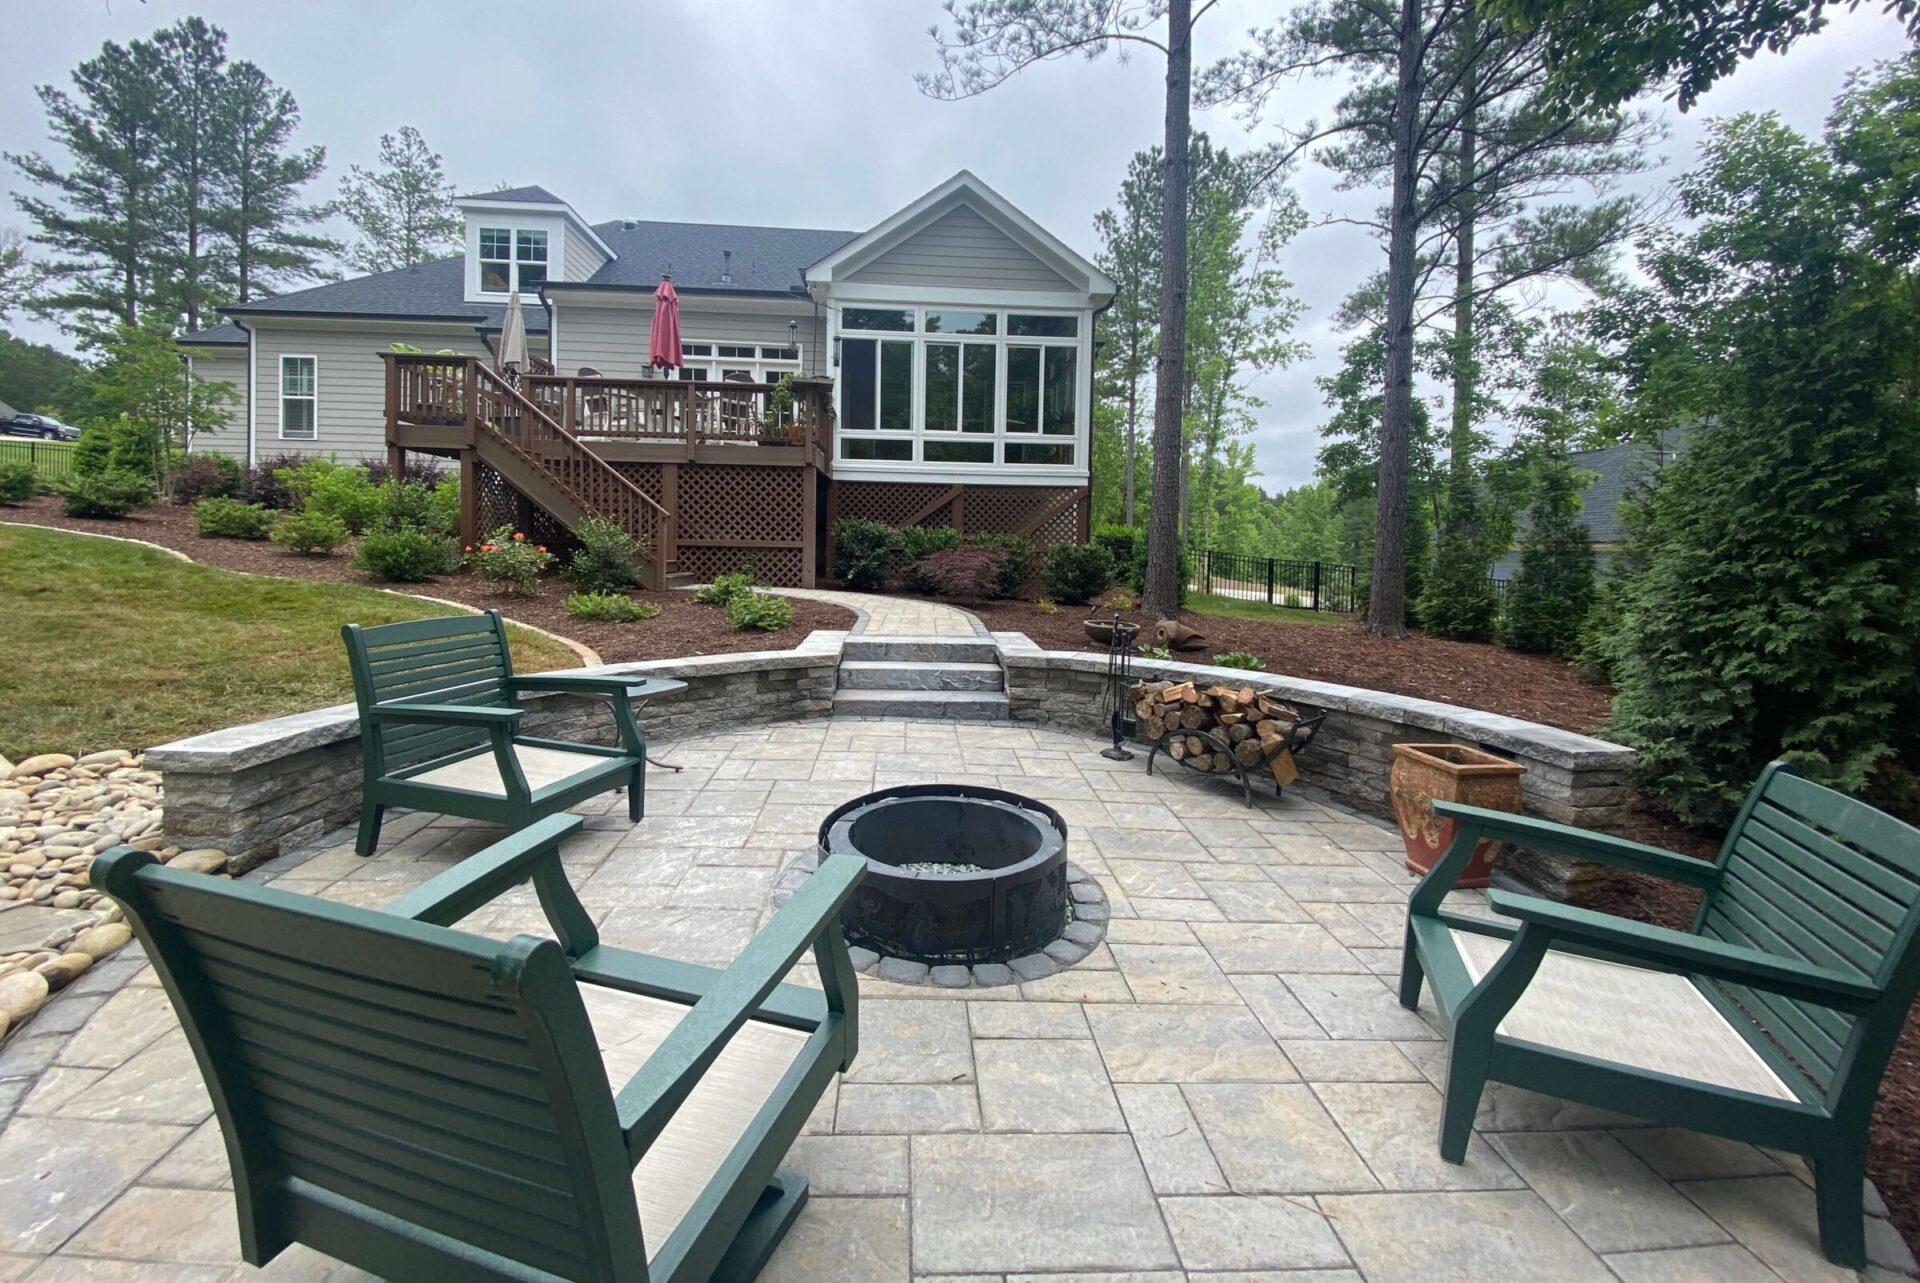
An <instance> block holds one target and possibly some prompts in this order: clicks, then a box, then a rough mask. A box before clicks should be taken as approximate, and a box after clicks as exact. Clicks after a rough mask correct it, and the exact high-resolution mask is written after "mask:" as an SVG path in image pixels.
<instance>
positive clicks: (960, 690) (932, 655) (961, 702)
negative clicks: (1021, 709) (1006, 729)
mask: <svg viewBox="0 0 1920 1283" xmlns="http://www.w3.org/2000/svg"><path fill="white" fill-rule="evenodd" d="M836 686H837V689H836V690H835V691H834V694H833V712H834V715H835V716H836V717H861V718H879V717H911V718H945V719H951V720H954V721H969V722H994V721H1000V720H1002V719H1004V718H1005V717H1006V716H1007V693H1006V674H1005V673H1004V672H1003V671H1002V670H1001V667H1000V662H999V651H998V648H996V647H995V645H994V643H993V642H992V641H991V640H990V639H988V638H984V637H871V636H854V637H849V638H847V640H846V643H845V646H844V648H843V649H842V650H841V653H840V672H839V677H838V680H837V682H836Z"/></svg>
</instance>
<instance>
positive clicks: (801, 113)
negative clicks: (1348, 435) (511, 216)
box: [0, 0, 1904, 487]
mask: <svg viewBox="0 0 1920 1283" xmlns="http://www.w3.org/2000/svg"><path fill="white" fill-rule="evenodd" d="M1286 7H1288V6H1287V5H1286V4H1282V3H1275V2H1274V0H1265V2H1262V0H1223V2H1222V3H1221V4H1220V5H1219V6H1218V7H1217V8H1216V9H1215V10H1214V11H1213V12H1212V13H1211V14H1209V15H1208V16H1207V17H1206V19H1205V20H1204V21H1203V22H1202V24H1201V26H1200V27H1199V28H1198V30H1197V34H1196V61H1197V62H1198V63H1201V64H1204V63H1205V62H1206V61H1208V60H1209V59H1210V58H1211V57H1212V56H1214V55H1216V54H1218V53H1219V52H1222V51H1224V50H1226V49H1228V48H1231V47H1232V46H1233V45H1234V44H1235V43H1236V42H1238V41H1239V40H1240V38H1241V37H1242V35H1243V33H1244V31H1245V29H1246V28H1247V27H1248V26H1250V25H1252V24H1254V23H1263V22H1270V21H1272V19H1273V17H1274V16H1275V15H1277V14H1278V13H1280V12H1283V11H1284V9H1285V8H1286ZM0 11H3V12H4V28H5V30H6V34H7V40H6V44H7V47H8V49H7V52H8V57H7V60H6V61H7V70H8V74H7V75H6V76H4V77H0V150H4V151H25V150H36V149H39V150H44V149H46V148H47V146H48V143H47V138H46V126H45V118H44V114H43V112H42V110H41V108H40V104H39V102H38V100H37V98H36V97H35V94H34V90H33V87H34V86H35V85H37V84H45V83H54V84H59V85H62V86H66V87H70V81H69V72H70V71H71V69H72V67H73V66H74V65H75V64H76V63H78V62H80V61H81V60H83V59H85V58H87V57H89V56H91V55H92V54H93V53H95V52H96V51H97V50H98V49H99V46H100V44H101V43H102V42H103V41H106V40H117V41H125V40H128V39H131V38H134V37H138V36H144V35H146V34H148V33H150V32H152V31H153V30H154V29H155V28H158V27H161V26H164V25H167V24H169V23H171V22H173V21H174V20H175V19H176V18H179V17H181V16H183V15H186V14H189V13H197V14H200V15H202V16H203V17H205V18H207V19H208V20H209V21H211V22H213V23H215V24H216V25H218V26H220V27H222V28H224V29H225V30H226V31H227V33H228V35H229V37H230V41H229V50H230V52H231V53H232V54H233V55H234V56H236V57H243V58H250V59H252V60H253V61H254V62H257V63H258V64H260V66H261V67H262V68H264V69H265V70H266V72H267V74H268V75H270V76H272V77H273V78H274V80H276V81H277V82H278V83H280V84H281V85H283V86H285V87H286V88H288V89H289V90H291V91H292V92H293V94H294V96H295V97H296V98H297V99H298V100H299V103H300V107H301V112H302V115H303V117H304V126H303V130H302V140H303V141H305V142H310V143H320V144H323V145H325V147H326V148H327V157H328V166H327V170H326V172H325V174H323V175H322V178H321V181H320V183H319V184H318V190H317V191H316V193H315V194H316V197H326V196H330V195H332V193H333V190H334V185H335V183H336V182H337V180H338V177H339V175H341V174H342V173H344V172H345V170H346V167H347V166H348V165H349V164H351V163H355V162H358V163H361V164H368V163H371V162H372V160H373V158H374V155H375V152H376V148H377V142H378V138H379V135H380V134H381V132H382V131H391V130H393V129H395V128H397V127H398V126H400V125H403V124H411V125H415V126H417V127H418V128H419V129H420V130H421V131H422V132H423V133H424V134H425V136H426V138H427V141H428V142H429V143H430V144H431V145H432V146H433V147H434V148H435V149H436V150H438V151H439V152H440V153H441V154H442V155H444V156H445V158H446V162H447V172H448V175H449V176H450V177H451V178H452V180H453V181H454V183H455V184H456V185H458V186H459V187H460V189H461V190H463V191H466V190H472V189H479V188H488V187H493V186H495V185H497V184H499V183H502V182H505V183H511V184H515V185H518V184H524V183H538V184H540V185H542V186H545V187H547V188H549V189H550V190H552V191H553V192H555V193H557V194H558V195H560V196H562V197H563V198H565V199H566V200H568V201H569V202H571V203H572V204H573V205H574V207H575V208H576V209H578V210H579V211H580V213H581V214H582V215H583V216H585V217H586V218H587V219H588V220H589V221H591V222H600V221H604V220H606V219H611V218H621V217H625V218H657V219H684V220H688V221H699V222H718V223H725V222H738V223H767V224H779V225H789V226H801V227H837V228H849V229H864V228H866V227H868V226H871V225H872V224H873V223H875V222H878V221H879V220H880V219H881V218H883V217H885V216H886V215H887V214H889V213H891V212H893V211H894V210H896V209H898V208H899V207H900V206H902V205H904V204H906V203H908V202H909V201H911V200H912V199H913V198H914V197H916V196H918V195H920V194H921V193H922V192H924V191H926V190H927V189H929V188H931V187H933V186H935V185H936V184H938V183H940V182H941V181H942V180H944V179H946V178H947V177H949V176H950V175H951V174H952V173H953V172H954V171H955V170H958V169H961V168H967V169H971V170H973V171H974V172H975V173H976V174H978V175H979V176H980V177H981V178H983V179H985V180H986V181H987V182H988V183H989V184H991V185H992V186H994V187H995V188H997V189H998V190H999V191H1000V192H1001V193H1002V194H1003V195H1005V196H1006V197H1008V198H1009V199H1011V200H1012V201H1013V202H1014V203H1015V204H1017V205H1019V206H1020V207H1021V208H1022V209H1024V210H1026V211H1027V212H1028V213H1029V214H1030V215H1032V216H1033V217H1034V218H1036V219H1038V220H1039V221H1040V222H1041V223H1042V224H1044V225H1045V226H1046V227H1048V228H1049V229H1050V230H1051V231H1053V232H1054V233H1055V234H1056V235H1058V236H1060V237H1061V238H1062V239H1064V240H1065V241H1066V242H1067V243H1068V244H1070V245H1072V246H1073V247H1074V248H1076V249H1078V250H1079V251H1081V252H1082V253H1084V254H1088V255H1089V256H1091V254H1092V252H1093V250H1094V248H1095V246H1094V237H1093V215H1094V213H1095V212H1096V211H1098V210H1099V209H1101V208H1103V207H1104V206H1106V205H1107V204H1109V203H1111V201H1112V199H1113V196H1114V193H1115V191H1116V189H1117V188H1118V186H1119V182H1120V178H1121V175H1122V174H1123V173H1124V172H1125V169H1126V165H1127V161H1128V159H1129V158H1130V157H1131V156H1132V154H1133V153H1134V152H1135V151H1137V150H1139V149H1141V148H1143V147H1146V146H1149V145H1151V144H1153V143H1155V142H1157V141H1159V138H1160V132H1161V125H1160V104H1161V68H1160V67H1159V66H1158V65H1156V63H1155V62H1154V60H1153V59H1151V58H1140V57H1136V58H1134V59H1133V60H1132V61H1131V62H1126V63H1123V62H1121V61H1119V60H1118V59H1116V58H1114V57H1112V56H1111V55H1109V56H1108V57H1106V58H1104V59H1102V60H1100V61H1097V62H1093V63H1086V62H1083V61H1081V60H1079V59H1072V60H1067V61H1062V62H1059V63H1055V64H1050V65H1046V66H1041V67H1036V68H1032V69H1029V70H1028V71H1026V72H1024V73H1023V74H1022V75H1020V76H1018V77H1016V78H1015V80H1013V81H1012V82H1011V83H1009V84H1007V85H1004V86H1002V87H1001V88H999V89H997V90H995V91H993V92H992V93H989V94H987V95H985V96H984V97H981V98H977V99H973V100H970V101H966V102H960V103H945V102H935V101H933V100H930V99H928V98H925V97H923V96H922V95H921V94H920V93H919V92H918V90H917V89H915V87H914V83H913V73H914V72H916V71H926V70H931V69H933V68H934V66H935V65H936V61H937V60H936V57H935V54H934V49H933V45H932V42H931V40H930V39H929V38H928V36H927V32H926V29H927V27H928V25H929V24H931V23H934V22H936V21H938V20H940V19H941V18H942V16H943V15H942V14H941V12H940V8H939V4H938V3H937V0H726V2H725V3H721V2H720V0H646V2H645V3H644V4H640V3H631V2H628V3H612V2H605V3H595V2H593V0H542V3H540V4H538V5H524V4H514V5H507V4H502V3H498V2H497V0H475V2H471V3H463V4H454V3H451V2H450V0H442V2H440V3H433V4H425V3H410V4H396V3H393V2H392V0H325V2H324V3H323V2H318V0H307V2H305V3H300V4H289V3H279V4H263V3H260V2H259V0H201V2H200V3H183V2H180V0H151V2H150V3H144V4H142V3H137V2H136V0H33V2H32V3H29V2H28V0H0ZM1903 47H1904V43H1903V38H1902V34H1901V30H1900V28H1899V26H1898V24H1897V23H1895V22H1893V21H1891V20H1889V19H1887V18H1885V17H1883V16H1882V15H1881V14H1880V13H1879V12H1878V8H1877V6H1874V7H1871V8H1863V9H1862V10H1861V11H1859V12H1856V13H1851V14H1849V13H1844V12H1843V13H1839V14H1838V15H1837V16H1836V17H1835V19H1834V21H1833V24H1832V26H1831V27H1830V28H1829V29H1828V30H1827V31H1825V32H1823V33H1821V34H1820V35H1818V36H1815V37H1813V38H1811V39H1809V40H1804V41H1802V42H1801V43H1800V45H1799V46H1798V47H1797V48H1795V49H1794V50H1793V51H1792V52H1791V53H1789V54H1788V55H1786V56H1785V57H1774V56H1771V55H1766V56H1763V57H1761V58H1760V59H1758V60H1756V61H1754V62H1752V63H1749V64H1747V65H1746V66H1744V67H1742V68H1741V69H1740V71H1738V72H1737V73H1736V74H1735V75H1734V76H1732V77H1731V78H1729V79H1728V80H1726V81H1724V82H1722V84H1721V85H1720V86H1718V87H1716V88H1715V89H1714V90H1713V91H1712V92H1711V93H1709V94H1708V95H1706V97H1705V98H1704V99H1703V100H1702V101H1701V103H1700V104H1699V105H1698V106H1697V107H1696V108H1695V109H1694V111H1692V112H1691V113H1689V114H1688V115H1687V116H1686V117H1684V118H1683V117H1681V116H1679V114H1678V113H1677V112H1672V111H1671V110H1669V109H1666V108H1662V109H1661V110H1662V111H1663V112H1665V114H1667V115H1668V116H1669V117H1670V118H1671V120H1672V133H1671V136H1670V138H1669V140H1668V142H1667V144H1666V145H1665V146H1664V147H1663V148H1662V154H1663V155H1664V156H1665V157H1667V158H1668V159H1667V163H1666V164H1665V165H1663V166H1662V167H1661V169H1660V170H1659V171H1657V172H1656V173H1655V174H1652V175H1649V176H1647V177H1646V178H1645V179H1643V180H1640V182H1639V184H1638V185H1640V186H1644V187H1646V188H1648V189H1655V188H1658V187H1660V186H1662V185H1663V184H1664V183H1666V182H1667V181H1668V180H1670V179H1671V177H1672V176H1673V175H1674V174H1676V173H1678V172H1680V171H1681V170H1682V169H1684V168H1685V167H1686V164H1687V162H1688V160H1689V159H1690V157H1691V156H1692V154H1693V151H1694V148H1695V146H1696V145H1697V143H1698V141H1699V138H1700V137H1701V131H1702V128H1703V125H1704V122H1705V120H1706V119H1707V118H1708V117H1710V116H1712V115H1716V114H1729V113H1733V112H1738V111H1748V110H1762V109H1769V108H1771V109H1775V110H1778V111H1780V112H1781V113H1782V114H1783V115H1784V116H1785V117H1786V118H1787V120H1788V121H1789V123H1791V124H1793V125H1795V126H1797V127H1799V128H1801V129H1806V130H1815V129H1817V128H1818V127H1819V124H1820V122H1821V120H1822V119H1824V117H1825V116H1826V113H1827V110H1828V106H1829V104H1830V103H1831V101H1832V98H1833V95H1834V94H1835V92H1836V91H1838V89H1839V88H1840V85H1841V82H1842V81H1843V79H1844V78H1845V76H1846V73H1847V72H1848V70H1850V69H1851V68H1853V67H1856V66H1859V65H1861V64H1863V63H1866V62H1869V61H1872V60H1874V59H1877V58H1885V57H1891V56H1893V55H1895V54H1897V53H1898V52H1899V51H1900V50H1901V49H1902V48H1903ZM1337 94H1338V82H1333V81H1309V82H1306V83H1303V84H1301V85H1299V86H1297V87H1296V88H1294V89H1293V90H1291V91H1289V92H1287V93H1285V94H1282V95H1279V96H1277V97H1276V100H1275V102H1274V103H1273V105H1272V108H1271V111H1272V113H1273V118H1274V119H1281V118H1284V119H1291V120H1300V119H1304V118H1307V117H1310V116H1324V115H1325V114H1326V112H1327V108H1328V106H1329V104H1330V103H1331V102H1332V101H1333V99H1334V98H1335V97H1337ZM1194 123H1195V126H1196V127H1197V128H1202V129H1206V130H1209V131H1210V132H1211V133H1212V134H1213V135H1214V138H1215V140H1216V141H1218V142H1221V143H1222V144H1224V145H1226V146H1229V147H1231V146H1235V145H1244V144H1245V143H1246V142H1247V141H1248V140H1249V139H1250V138H1251V139H1252V140H1255V141H1258V140H1260V139H1261V138H1263V137H1264V136H1266V133H1265V131H1263V130H1262V129H1260V128H1258V127H1255V128H1254V129H1253V131H1252V133H1251V134H1249V132H1248V130H1247V128H1246V127H1245V126H1243V125H1242V124H1241V123H1240V122H1239V121H1237V120H1235V119H1233V118H1232V117H1231V116H1230V115H1228V114H1227V113H1224V112H1200V113H1196V114H1195V119H1194ZM19 182H20V179H19V175H18V173H17V171H14V170H13V169H12V167H10V166H5V167H0V193H5V194H6V195H7V196H8V199H6V200H4V201H0V226H11V227H15V228H17V229H18V230H20V231H22V232H23V233H24V232H25V231H26V230H27V228H26V227H25V220H24V218H23V216H21V215H20V214H19V213H18V211H17V210H15V209H14V207H13V202H12V200H11V198H10V197H11V193H12V192H13V191H14V190H15V189H16V188H17V187H18V185H19ZM1296 185H1297V187H1298V189H1299V191H1300V194H1301V197H1302V199H1303V201H1304V202H1305V204H1306V206H1307V209H1308V210H1309V212H1310V213H1311V214H1312V215H1314V216H1315V217H1316V218H1318V217H1325V216H1327V215H1329V214H1338V213H1340V212H1342V211H1351V212H1360V211H1365V210H1369V209H1371V208H1372V207H1373V206H1375V205H1376V204H1377V203H1378V201H1377V198H1375V197H1373V196H1370V195H1368V196H1359V197H1355V196H1350V195H1341V194H1338V193H1335V192H1334V191H1333V190H1332V184H1331V182H1330V181H1329V180H1328V176H1327V175H1326V173H1325V172H1324V171H1320V170H1317V169H1315V168H1314V167H1312V166H1308V167H1306V168H1304V169H1303V170H1302V171H1301V172H1300V174H1299V176H1298V178H1297V182H1296ZM1380 257H1381V251H1380V250H1379V249H1378V248H1377V247H1376V246H1375V245H1374V243H1373V242H1372V240H1371V239H1370V238H1369V237H1368V235H1367V234H1366V233H1365V232H1363V231H1359V230H1357V229H1354V228H1351V227H1341V226H1329V227H1321V228H1314V229H1310V230H1309V231H1307V232H1306V233H1304V234H1303V235H1302V236H1301V237H1300V238H1299V239H1298V240H1297V241H1295V242H1294V245H1293V248H1292V254H1291V257H1290V261H1289V263H1288V270H1289V273H1290V275H1291V276H1292V278H1293V280H1294V282H1295V284H1296V286H1297V287H1298V290H1299V292H1300V295H1301V297H1302V298H1303V299H1304V300H1305V301H1306V303H1307V304H1308V307H1309V312H1308V315H1307V318H1306V320H1305V323H1304V324H1305V329H1304V332H1303V336H1304V337H1305V338H1307V339H1308V340H1309V341H1310V343H1311V344H1312V348H1313V355H1312V357H1311V358H1310V359H1309V360H1307V361H1305V362H1302V363H1300V364H1298V365H1295V366H1294V367H1292V368H1290V369H1287V370H1284V371H1278V372H1275V373H1273V374H1270V375H1267V376H1265V377H1263V378H1262V379H1260V380H1259V382H1258V385H1257V390H1258V392H1259V393H1260V395H1262V396H1263V397H1264V398H1266V400H1267V402H1268V404H1267V406H1266V408H1265V409H1264V410H1262V411H1261V412H1260V419H1261V426H1260V428H1259V429H1258V431H1257V433H1256V436H1255V440H1256V443H1257V447H1258V454H1259V461H1260V467H1261V471H1262V474H1263V480H1264V481H1265V483H1266V484H1267V485H1268V486H1270V487H1284V486H1291V485H1297V484H1299V483H1300V482H1302V481H1306V480H1309V479H1310V478H1311V477H1312V474H1313V459H1314V452H1315V449H1316V438H1315V430H1316V427H1317V425H1318V423H1319V421H1320V419H1321V415H1322V410H1321V405H1320V396H1319V392H1318V390H1317V389H1316V388H1315V387H1314V383H1313V379H1314V376H1315V375H1316V374H1318V373H1322V372H1324V371H1326V370H1327V369H1329V368H1332V367H1333V366H1336V365H1337V364H1338V350H1339V335H1338V333H1337V332H1336V331H1335V330H1334V329H1333V328H1332V325H1331V314H1332V312H1333V311H1334V309H1335V308H1336V307H1337V306H1338V305H1339V302H1340V300H1341V298H1342V297H1343V296H1344V295H1345V294H1346V293H1347V291H1348V290H1350V289H1351V288H1352V287H1353V286H1354V285H1355V284H1356V283H1358V282H1359V281H1361V280H1363V279H1365V278H1366V277H1367V276H1368V275H1369V274H1370V273H1371V272H1373V271H1375V270H1377V269H1378V267H1379V265H1380ZM14 329H15V330H16V332H19V333H23V334H26V335H28V336H29V337H32V338H35V339H39V340H43V341H50V342H56V343H63V344H64V340H63V339H62V338H61V337H60V336H59V334H58V331H57V330H55V329H54V328H53V327H51V326H47V325H43V324H40V323H36V322H25V323H23V322H21V321H20V320H19V319H18V318H16V320H15V322H14Z"/></svg>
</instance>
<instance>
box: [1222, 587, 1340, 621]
mask: <svg viewBox="0 0 1920 1283" xmlns="http://www.w3.org/2000/svg"><path fill="white" fill-rule="evenodd" d="M1185 609H1186V610H1189V611H1192V612H1193V613H1194V614H1196V615H1225V616H1226V617H1227V618H1229V619H1258V620H1277V621H1280V622H1282V623H1289V624H1344V623H1346V622H1348V619H1347V616H1345V615H1336V614H1333V613H1331V612H1329V611H1320V610H1300V609H1297V608H1290V607H1287V606H1269V605H1267V603H1266V602H1264V601H1242V600H1240V599H1239V598H1238V597H1218V596H1215V595H1214V594H1213V593H1204V592H1195V593H1188V594H1187V604H1186V606H1185Z"/></svg>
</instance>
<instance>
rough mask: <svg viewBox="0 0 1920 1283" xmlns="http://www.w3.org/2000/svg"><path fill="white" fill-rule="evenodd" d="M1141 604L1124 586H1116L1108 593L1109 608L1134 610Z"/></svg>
mask: <svg viewBox="0 0 1920 1283" xmlns="http://www.w3.org/2000/svg"><path fill="white" fill-rule="evenodd" d="M1139 604H1140V603H1139V602H1137V601H1135V600H1134V599H1133V594H1132V593H1130V592H1128V591H1127V590H1126V589H1124V588H1116V589H1114V590H1113V591H1112V592H1110V593H1108V594H1107V608H1108V609H1109V610H1132V609H1133V608H1134V607H1135V606H1138V605H1139Z"/></svg>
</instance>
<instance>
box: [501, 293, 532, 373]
mask: <svg viewBox="0 0 1920 1283" xmlns="http://www.w3.org/2000/svg"><path fill="white" fill-rule="evenodd" d="M526 364H527V322H526V318H525V317H523V316H521V315H520V296H519V295H518V294H509V295H508V296H507V315H506V317H505V319H503V320H502V321H501V322H500V359H499V365H500V368H501V369H503V370H519V369H522V368H524V367H525V366H526Z"/></svg>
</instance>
